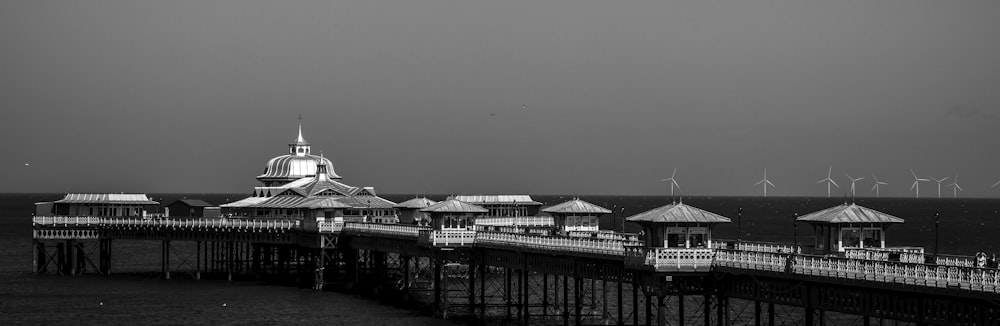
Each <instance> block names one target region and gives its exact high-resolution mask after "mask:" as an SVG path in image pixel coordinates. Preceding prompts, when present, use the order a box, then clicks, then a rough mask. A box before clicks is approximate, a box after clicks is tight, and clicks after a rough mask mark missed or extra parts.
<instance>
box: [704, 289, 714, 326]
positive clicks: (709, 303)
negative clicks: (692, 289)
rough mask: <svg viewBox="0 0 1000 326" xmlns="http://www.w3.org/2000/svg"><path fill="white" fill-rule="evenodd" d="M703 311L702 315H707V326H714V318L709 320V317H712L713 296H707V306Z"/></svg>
mask: <svg viewBox="0 0 1000 326" xmlns="http://www.w3.org/2000/svg"><path fill="white" fill-rule="evenodd" d="M703 309H704V310H703V312H702V313H703V314H705V326H712V318H709V317H711V316H712V296H711V295H708V294H706V295H705V304H704V307H703Z"/></svg>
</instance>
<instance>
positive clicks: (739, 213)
mask: <svg viewBox="0 0 1000 326" xmlns="http://www.w3.org/2000/svg"><path fill="white" fill-rule="evenodd" d="M742 236H743V207H740V208H737V209H736V243H737V244H739V243H740V239H741V237H742Z"/></svg>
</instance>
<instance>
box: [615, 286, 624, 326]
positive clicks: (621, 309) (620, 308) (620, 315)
mask: <svg viewBox="0 0 1000 326" xmlns="http://www.w3.org/2000/svg"><path fill="white" fill-rule="evenodd" d="M621 276H622V278H619V279H618V282H615V283H618V325H625V308H624V307H623V306H622V304H623V303H624V302H623V301H622V289H623V288H624V286H623V285H622V283H623V282H624V281H625V280H624V279H623V278H624V276H625V275H621Z"/></svg>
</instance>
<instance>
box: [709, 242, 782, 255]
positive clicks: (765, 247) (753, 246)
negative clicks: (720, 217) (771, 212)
mask: <svg viewBox="0 0 1000 326" xmlns="http://www.w3.org/2000/svg"><path fill="white" fill-rule="evenodd" d="M793 247H794V248H795V249H796V253H802V246H798V247H795V246H793V245H790V244H786V243H777V242H762V241H746V240H740V241H735V240H722V239H718V240H713V241H712V248H714V249H735V250H744V251H759V252H774V253H791V252H792V248H793Z"/></svg>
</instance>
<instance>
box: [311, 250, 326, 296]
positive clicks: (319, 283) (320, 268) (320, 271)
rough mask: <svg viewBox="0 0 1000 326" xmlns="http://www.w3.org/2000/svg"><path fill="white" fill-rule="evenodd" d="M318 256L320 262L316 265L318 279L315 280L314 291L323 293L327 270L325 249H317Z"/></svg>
mask: <svg viewBox="0 0 1000 326" xmlns="http://www.w3.org/2000/svg"><path fill="white" fill-rule="evenodd" d="M316 255H318V256H319V257H317V259H318V262H317V263H316V266H315V267H316V278H315V279H314V280H313V290H317V291H322V290H323V286H324V283H325V282H326V280H325V275H324V271H325V270H326V255H325V254H324V252H323V248H319V249H316Z"/></svg>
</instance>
